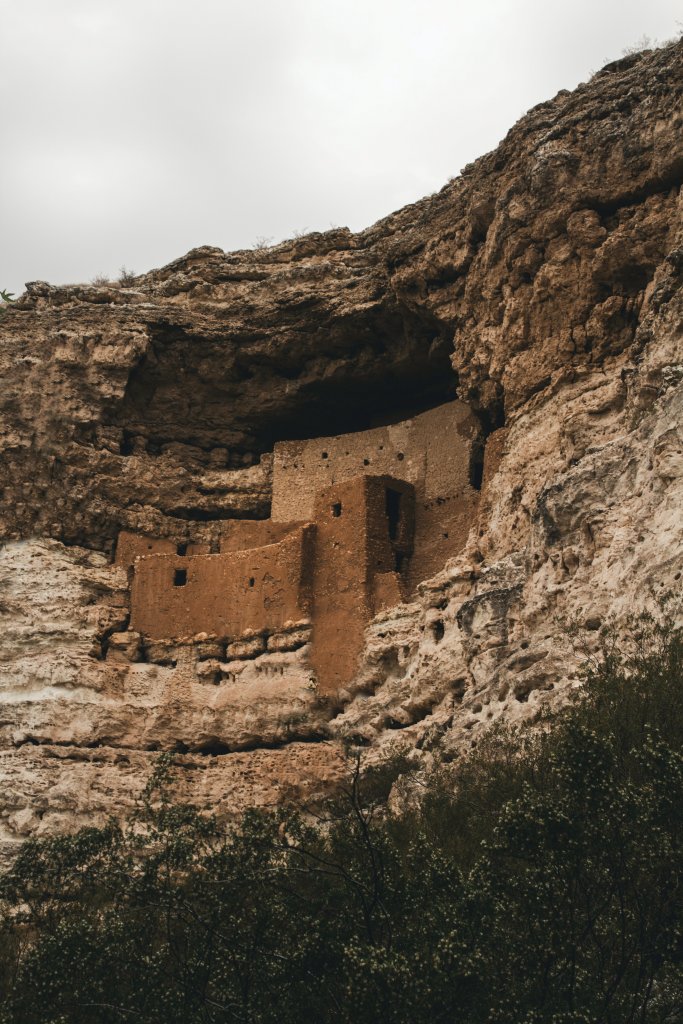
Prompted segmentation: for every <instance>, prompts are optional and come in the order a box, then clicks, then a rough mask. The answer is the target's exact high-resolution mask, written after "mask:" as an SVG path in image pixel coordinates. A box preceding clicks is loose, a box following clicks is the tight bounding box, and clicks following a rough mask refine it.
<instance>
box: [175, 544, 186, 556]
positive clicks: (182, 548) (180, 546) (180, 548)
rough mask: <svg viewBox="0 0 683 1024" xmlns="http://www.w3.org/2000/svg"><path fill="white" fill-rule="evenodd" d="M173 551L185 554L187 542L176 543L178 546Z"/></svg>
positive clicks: (177, 553)
mask: <svg viewBox="0 0 683 1024" xmlns="http://www.w3.org/2000/svg"><path fill="white" fill-rule="evenodd" d="M175 553H176V555H186V554H187V544H178V546H177V547H176V549H175Z"/></svg>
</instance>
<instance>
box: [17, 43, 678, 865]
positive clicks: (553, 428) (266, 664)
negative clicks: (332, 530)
mask: <svg viewBox="0 0 683 1024" xmlns="http://www.w3.org/2000/svg"><path fill="white" fill-rule="evenodd" d="M682 58H683V46H682V45H681V44H680V43H679V44H677V45H674V46H669V47H667V48H664V49H662V50H658V51H654V52H645V53H643V54H639V55H635V56H632V57H628V58H625V59H624V60H622V61H618V62H616V63H615V64H612V65H608V66H607V67H606V68H604V69H603V70H602V71H601V72H599V73H598V74H597V75H595V76H594V77H593V78H592V79H591V81H590V82H589V83H588V84H586V85H582V86H580V87H579V88H578V89H577V90H576V91H574V92H572V93H569V92H561V93H559V94H558V95H557V96H556V97H555V98H554V99H553V100H551V101H549V102H547V103H543V104H541V105H540V106H538V107H536V108H534V109H533V110H531V111H530V112H529V113H528V114H527V115H526V116H525V117H524V118H522V120H521V121H520V122H519V123H518V124H517V125H516V126H515V127H514V128H513V129H512V130H511V131H510V133H509V134H508V136H507V137H506V138H505V139H504V140H503V142H502V143H501V144H500V146H499V147H498V148H497V149H496V150H495V151H494V152H492V153H490V154H488V155H486V156H484V157H483V158H481V159H480V160H478V161H477V162H476V163H474V164H472V165H470V166H468V167H467V168H465V169H464V170H463V172H462V173H461V175H460V176H459V177H458V178H456V179H454V180H453V181H451V182H450V183H449V184H448V185H446V186H445V187H444V188H443V189H442V190H441V191H440V192H439V193H437V194H436V195H433V196H430V197H428V198H426V199H423V200H421V201H420V202H418V203H415V204H414V205H412V206H409V207H406V208H405V209H403V210H401V211H399V212H398V213H396V214H393V215H392V216H390V217H387V218H385V219H384V220H382V221H380V222H379V223H377V224H375V225H374V226H373V227H371V228H369V229H368V230H366V231H363V232H361V233H359V234H352V233H351V232H349V231H347V230H345V229H340V230H334V231H330V232H327V233H325V234H313V235H309V236H306V237H304V238H300V239H297V240H294V241H291V242H285V243H282V244H280V245H278V246H275V247H273V248H269V249H263V250H256V251H243V252H237V253H230V254H226V253H224V252H222V251H221V250H219V249H213V248H202V249H197V250H193V251H192V252H190V253H188V254H187V256H185V257H183V258H182V259H179V260H177V261H175V262H174V263H172V264H169V265H168V266H167V267H164V268H162V269H161V270H156V271H153V272H151V273H149V274H146V275H144V276H141V277H139V278H137V279H136V280H135V282H134V283H133V284H132V285H130V286H127V287H123V286H113V285H112V286H103V285H77V286H71V287H53V286H50V285H48V284H46V283H43V282H34V283H32V284H29V285H28V286H27V290H26V292H25V294H24V295H23V296H22V297H21V299H20V300H19V301H18V302H17V303H16V304H15V306H14V307H13V308H12V309H11V310H10V311H9V312H7V313H6V314H5V315H4V316H3V317H2V319H1V320H0V359H1V360H2V369H3V380H4V390H3V396H2V407H3V432H2V446H3V452H2V461H1V463H0V524H1V525H0V530H1V536H2V538H3V546H2V549H1V550H0V614H1V615H2V634H1V640H0V701H1V703H2V712H3V714H2V724H1V728H0V742H1V744H2V750H1V751H0V764H1V766H2V767H1V769H0V770H1V771H2V774H3V780H4V786H3V797H2V798H1V800H0V805H1V810H0V814H1V818H0V821H1V825H0V839H1V840H2V842H3V843H4V844H5V845H6V848H10V847H11V845H12V844H13V843H15V842H16V841H17V840H19V839H21V838H23V837H24V836H26V835H29V834H33V833H42V832H50V831H54V830H55V829H60V828H64V827H69V828H70V827H74V826H76V825H79V824H81V823H84V822H87V821H92V820H94V819H96V818H97V817H98V816H101V815H104V814H106V813H109V812H117V813H118V812H122V811H125V809H126V808H127V807H128V806H129V805H130V803H131V801H132V800H133V799H134V798H135V795H136V793H137V791H138V790H139V789H140V788H141V786H142V785H143V784H144V781H145V779H146V777H147V774H148V772H149V768H150V765H151V763H152V761H153V759H154V757H155V756H156V755H155V753H154V752H155V751H158V750H171V749H172V750H176V751H177V752H178V763H179V764H181V765H182V766H183V768H184V771H183V773H182V779H183V783H182V785H183V787H184V790H185V792H186V793H187V794H189V795H191V796H192V797H193V798H194V799H196V800H197V801H198V802H200V803H202V804H206V805H214V806H218V807H219V808H220V809H221V810H223V811H225V813H231V812H233V811H235V810H237V809H239V808H240V807H243V806H245V805H246V804H249V803H259V804H269V803H273V802H275V801H277V800H281V799H283V798H287V797H289V796H294V797H305V798H306V799H312V798H315V796H316V794H318V793H320V792H321V791H323V790H324V789H325V787H326V786H328V785H329V784H330V783H331V781H332V780H333V779H334V778H335V776H336V774H337V773H338V771H339V769H340V764H341V755H340V751H339V744H338V740H339V738H340V737H344V736H346V737H348V736H351V737H352V738H355V739H356V740H357V741H358V742H362V743H364V744H366V745H367V746H368V747H370V748H371V749H372V750H382V749H385V748H386V746H387V744H389V743H391V742H393V741H395V740H397V739H400V740H402V741H403V742H405V743H406V744H408V745H409V746H411V747H412V748H414V749H416V750H420V751H422V755H421V756H424V757H428V756H429V751H430V750H431V749H433V748H437V747H438V748H440V749H442V750H445V751H446V752H449V753H455V752H457V750H458V749H459V748H460V747H461V746H462V744H463V743H465V742H471V741H474V740H476V737H477V735H478V734H479V733H480V732H481V730H482V729H484V728H486V726H487V724H489V723H491V722H493V721H496V720H498V719H501V718H502V719H505V720H509V721H511V720H515V719H517V718H520V717H524V716H533V715H534V714H535V713H536V712H537V711H538V708H539V707H540V706H541V705H542V704H543V703H544V702H547V701H561V700H562V694H563V692H566V688H567V687H568V686H571V685H574V684H575V680H576V667H577V664H578V662H579V660H580V657H581V654H580V653H579V651H578V650H574V648H573V646H572V643H570V641H569V639H568V638H567V632H566V628H565V626H564V625H563V623H566V622H567V621H568V620H570V619H571V620H576V621H578V623H579V626H580V630H579V639H578V646H579V647H584V648H588V649H590V648H591V646H592V645H593V644H594V643H595V638H596V635H597V630H598V628H599V627H600V625H601V624H602V623H604V622H605V621H606V620H607V619H608V617H610V616H611V617H614V618H615V619H616V620H617V621H619V620H623V618H624V616H625V615H626V614H627V613H628V612H629V611H631V610H633V609H635V608H639V607H642V606H645V605H647V604H648V603H649V602H652V601H653V600H654V599H656V597H657V596H658V595H660V594H662V593H664V592H666V591H669V590H674V591H678V592H680V580H681V572H682V571H683V564H682V563H683V516H682V515H681V508H682V507H683V298H682V295H681V288H680V284H681V275H682V274H683V219H682V218H681V209H682V200H681V182H682V181H683V142H682V138H683V131H682V129H683V105H682V94H683V73H682V72H683V67H682V65H683V60H682ZM456 396H457V397H458V398H459V399H460V401H461V402H464V403H466V404H467V405H468V406H469V408H470V411H471V415H472V416H473V417H474V418H475V420H476V423H477V425H478V426H477V429H478V432H479V436H480V437H481V439H482V442H484V441H485V451H486V456H485V461H484V476H483V480H480V481H479V482H478V486H479V485H480V486H481V490H480V494H479V498H478V509H477V511H476V513H473V515H472V522H471V524H470V529H469V534H468V537H467V542H466V544H465V546H464V548H463V549H462V550H461V551H460V552H459V553H458V554H457V555H455V556H454V557H450V558H448V559H444V564H443V566H442V567H440V569H439V571H437V572H436V573H434V574H433V575H432V576H431V577H430V578H429V579H427V580H423V582H421V583H420V584H419V585H418V586H417V589H416V590H414V591H413V592H412V593H411V595H410V598H409V601H408V603H401V604H394V605H393V606H392V607H389V608H387V609H386V610H385V611H382V612H380V613H379V614H378V615H376V616H375V618H374V619H373V620H372V621H371V622H370V624H369V626H368V628H367V631H366V636H365V649H364V652H363V655H362V658H361V661H360V663H359V668H358V671H357V673H356V675H355V677H354V678H353V680H352V682H351V683H350V684H349V685H348V686H347V687H345V688H344V689H343V690H342V691H340V692H339V693H338V694H337V695H336V696H334V697H333V698H331V697H329V696H326V695H323V694H321V693H320V691H319V689H318V687H317V686H316V681H315V674H314V673H313V674H312V673H311V667H310V660H309V658H308V654H307V652H308V648H309V643H308V640H309V637H308V633H307V629H308V626H307V624H306V623H301V624H298V625H296V626H292V627H288V628H286V629H283V630H281V631H279V632H278V631H275V632H273V633H272V634H271V635H269V636H268V637H267V638H265V637H259V636H251V637H250V636H246V637H242V638H237V639H235V640H233V642H232V643H230V644H228V645H227V646H226V645H225V644H223V645H222V646H221V645H219V646H218V647H217V646H216V642H215V638H212V637H208V636H207V637H204V638H201V637H199V638H197V637H195V638H194V639H193V641H192V643H180V642H178V643H172V642H170V641H169V642H160V643H158V644H157V645H156V646H154V645H150V646H149V647H148V649H147V651H146V653H145V656H144V659H143V660H141V657H140V654H139V650H138V648H137V639H136V638H135V636H134V635H132V634H131V633H130V631H128V630H127V626H128V622H129V591H128V580H127V576H126V572H125V569H124V568H123V567H121V566H117V565H116V564H113V562H112V559H113V554H114V546H115V542H116V539H117V537H118V534H119V532H120V531H121V530H125V531H133V532H137V533H143V534H147V535H151V536H155V537H159V538H162V539H165V540H167V541H171V542H177V543H183V542H185V541H187V539H188V537H191V539H192V540H193V541H195V542H198V543H202V542H203V543H206V544H210V543H212V541H213V539H214V538H215V533H216V530H217V529H218V528H219V527H220V526H221V524H223V526H224V525H225V524H226V523H227V522H228V521H230V520H235V519H252V520H264V519H266V518H267V517H268V516H269V513H270V507H271V499H272V466H273V454H272V453H273V449H274V445H275V444H276V443H277V442H279V441H285V440H287V441H293V440H297V439H301V440H304V439H310V438H315V437H319V436H328V435H334V434H345V433H349V432H358V431H362V430H365V429H367V428H370V427H376V426H377V425H380V424H386V423H393V422H397V421H399V420H406V419H408V418H410V417H411V416H414V415H415V414H417V413H421V412H423V411H424V410H427V409H431V408H433V407H435V406H437V405H439V404H442V403H444V402H447V401H449V400H450V399H452V398H454V397H456ZM134 648H135V650H136V651H137V654H136V653H135V651H134V650H133V649H134Z"/></svg>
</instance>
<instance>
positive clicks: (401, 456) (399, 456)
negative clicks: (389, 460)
mask: <svg viewBox="0 0 683 1024" xmlns="http://www.w3.org/2000/svg"><path fill="white" fill-rule="evenodd" d="M396 458H397V459H398V461H399V462H403V460H404V459H405V455H404V454H403V452H398V454H397V455H396Z"/></svg>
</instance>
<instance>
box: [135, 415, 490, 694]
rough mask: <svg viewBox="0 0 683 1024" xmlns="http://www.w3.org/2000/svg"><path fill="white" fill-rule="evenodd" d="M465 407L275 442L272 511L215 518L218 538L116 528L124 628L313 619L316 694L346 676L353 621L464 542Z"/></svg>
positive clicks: (402, 592) (471, 456) (169, 633)
mask: <svg viewBox="0 0 683 1024" xmlns="http://www.w3.org/2000/svg"><path fill="white" fill-rule="evenodd" d="M481 475H482V459H481V444H480V439H479V433H478V427H477V423H476V421H475V419H474V418H473V417H472V416H471V414H470V413H469V410H468V409H467V407H466V406H465V405H463V404H462V403H460V402H451V403H448V404H446V405H442V406H439V407H438V408H435V409H432V410H430V411H429V412H425V413H422V414H420V415H418V416H415V417H414V418H413V419H409V420H405V421H404V422H401V423H397V424H393V425H391V426H384V427H377V428H374V429H370V430H365V431H361V432H358V433H353V434H343V435H340V436H337V437H323V438H316V439H314V440H306V441H283V442H280V443H278V444H276V445H275V451H274V463H273V498H272V510H271V517H270V518H269V519H265V520H233V521H229V522H228V523H225V524H221V530H220V536H219V539H218V541H217V543H214V544H213V545H210V544H208V543H193V542H192V540H191V539H188V540H187V541H185V542H182V543H176V542H175V541H171V540H165V539H159V538H153V537H146V536H142V535H139V534H137V535H136V534H132V533H127V532H122V533H121V534H120V536H119V540H118V545H117V552H116V561H117V563H118V564H119V565H126V566H128V567H129V571H130V582H131V618H130V628H131V630H134V631H136V632H138V633H139V634H140V635H141V636H142V637H143V638H147V639H149V640H151V641H154V640H172V639H181V638H189V637H192V636H196V635H199V634H202V635H204V636H205V635H207V634H208V635H209V636H213V637H216V638H217V639H219V640H235V639H237V638H239V637H241V636H244V635H245V634H246V635H252V634H254V633H259V632H262V633H266V634H267V633H269V632H271V631H275V630H278V629H281V628H282V627H283V626H286V625H287V624H288V623H289V624H294V623H303V622H306V623H311V624H312V642H311V649H310V662H311V667H312V669H313V671H314V672H315V676H316V679H317V683H318V686H319V689H320V690H321V692H323V693H331V692H334V691H335V690H337V689H338V688H339V687H340V686H342V685H344V683H346V682H348V680H349V679H350V678H351V677H352V676H353V673H354V669H355V667H356V662H357V658H358V654H359V652H360V650H361V648H362V644H363V634H364V630H365V626H366V625H367V623H368V622H369V620H370V619H371V618H372V617H373V616H374V615H376V614H377V613H378V612H379V611H381V610H383V609H386V608H388V607H391V606H393V605H395V604H399V603H400V602H402V601H405V600H407V599H409V598H410V596H411V594H412V593H413V592H414V590H415V587H416V585H417V584H418V583H419V582H420V581H421V580H423V579H425V578H426V577H428V576H430V575H433V574H434V572H436V571H438V569H439V568H441V567H442V566H443V565H444V563H445V562H446V560H447V559H448V558H449V557H451V556H453V555H455V554H457V552H458V551H459V550H460V549H461V548H462V547H463V545H464V543H465V540H466V537H467V533H468V531H469V528H470V526H471V524H472V521H473V517H474V515H475V512H476V509H477V505H478V498H479V487H480V485H481Z"/></svg>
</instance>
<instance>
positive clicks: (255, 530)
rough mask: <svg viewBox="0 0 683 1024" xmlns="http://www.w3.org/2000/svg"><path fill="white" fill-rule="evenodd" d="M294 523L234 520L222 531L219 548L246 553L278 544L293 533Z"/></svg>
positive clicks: (265, 520) (267, 520)
mask: <svg viewBox="0 0 683 1024" xmlns="http://www.w3.org/2000/svg"><path fill="white" fill-rule="evenodd" d="M294 525H303V523H300V524H294V523H291V522H290V523H274V522H273V520H272V519H234V520H233V521H232V522H228V523H226V524H225V526H224V527H223V528H222V530H221V536H220V541H219V546H220V550H221V552H224V551H245V550H246V549H248V548H260V547H264V546H265V545H266V544H277V542H278V541H281V540H283V539H284V538H285V537H286V536H287V534H288V533H291V532H292V529H293V527H294Z"/></svg>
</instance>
